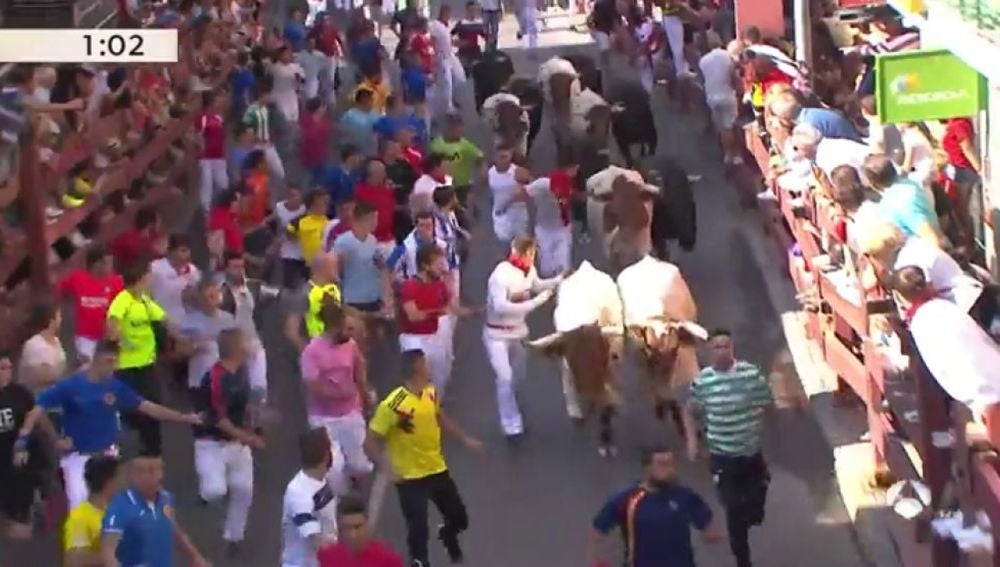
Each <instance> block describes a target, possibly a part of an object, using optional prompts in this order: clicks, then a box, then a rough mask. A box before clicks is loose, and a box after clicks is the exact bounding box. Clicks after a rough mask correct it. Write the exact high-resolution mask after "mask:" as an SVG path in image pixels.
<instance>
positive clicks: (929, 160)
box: [902, 128, 934, 185]
mask: <svg viewBox="0 0 1000 567" xmlns="http://www.w3.org/2000/svg"><path fill="white" fill-rule="evenodd" d="M902 134H903V147H904V148H906V149H907V150H910V151H911V152H912V157H911V158H910V167H912V168H913V170H912V171H908V172H905V173H906V174H907V176H908V177H909V178H910V179H912V180H914V181H916V182H917V183H920V184H921V185H922V184H923V182H924V181H925V180H926V179H927V178H928V177H929V176H930V174H931V170H933V169H934V148H933V147H932V146H931V143H930V142H928V141H927V138H925V137H924V135H923V134H921V133H920V130H917V129H916V128H904V129H903V132H902Z"/></svg>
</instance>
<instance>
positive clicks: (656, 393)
mask: <svg viewBox="0 0 1000 567" xmlns="http://www.w3.org/2000/svg"><path fill="white" fill-rule="evenodd" d="M658 331H659V332H658ZM628 335H629V337H630V338H631V339H632V341H633V342H634V344H635V345H636V346H637V347H638V351H639V356H640V368H641V370H642V373H643V375H644V376H645V378H646V379H645V380H644V381H643V383H644V384H645V386H646V388H647V391H648V393H649V395H650V399H652V400H653V403H654V406H653V407H654V411H655V413H656V419H658V420H660V421H663V420H664V419H666V416H667V412H668V411H669V412H670V417H671V419H672V420H673V422H674V425H675V426H676V427H677V431H678V432H679V433H680V434H681V436H682V438H683V436H684V430H685V428H684V420H683V418H682V416H683V414H682V412H681V407H680V405H679V404H678V403H677V401H676V400H675V399H674V397H673V396H672V395H671V391H672V390H673V389H674V388H675V387H676V386H677V384H675V383H674V379H675V376H676V369H677V363H678V358H679V356H680V355H681V354H682V347H685V346H691V347H693V346H694V345H695V343H696V341H697V339H696V338H695V337H694V336H693V335H691V333H689V332H688V331H687V330H686V329H685V328H684V327H683V326H680V325H679V324H677V323H676V322H672V321H671V322H667V323H666V325H665V327H664V328H663V329H662V330H658V329H654V328H653V327H651V326H638V325H635V326H630V327H629V328H628Z"/></svg>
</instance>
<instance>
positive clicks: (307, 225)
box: [286, 189, 330, 263]
mask: <svg viewBox="0 0 1000 567" xmlns="http://www.w3.org/2000/svg"><path fill="white" fill-rule="evenodd" d="M329 199H330V197H329V196H328V195H327V194H326V192H325V191H322V190H320V189H314V190H312V191H310V192H309V193H307V194H306V198H305V200H304V203H305V206H306V214H304V215H302V216H301V217H299V218H297V219H294V220H292V222H290V223H288V227H287V229H286V230H287V231H288V234H289V235H291V236H293V237H295V238H297V239H298V241H299V248H300V249H301V250H302V257H303V258H304V259H305V261H306V262H307V263H308V262H312V261H313V259H314V258H315V257H316V254H317V253H319V251H320V250H321V249H322V248H323V234H324V232H325V230H324V229H325V228H326V225H327V224H329V223H330V218H329V217H327V216H326V211H327V207H328V205H329Z"/></svg>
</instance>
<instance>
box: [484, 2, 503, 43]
mask: <svg viewBox="0 0 1000 567" xmlns="http://www.w3.org/2000/svg"><path fill="white" fill-rule="evenodd" d="M501 18H503V10H483V24H484V25H485V26H486V49H496V48H497V40H498V39H499V37H500V20H501Z"/></svg>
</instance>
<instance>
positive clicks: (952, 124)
mask: <svg viewBox="0 0 1000 567" xmlns="http://www.w3.org/2000/svg"><path fill="white" fill-rule="evenodd" d="M944 124H945V129H944V136H943V137H942V138H941V149H942V150H944V152H945V153H946V154H947V155H948V164H949V165H951V166H952V167H953V168H954V169H955V171H954V174H953V175H952V180H953V181H954V183H953V192H952V202H953V204H954V209H955V214H956V215H957V216H958V220H959V222H960V223H961V225H962V226H961V228H962V234H963V235H974V234H976V231H975V229H976V221H975V220H974V219H973V218H972V213H971V211H970V210H969V202H970V199H971V197H972V194H973V189H974V188H975V186H976V183H978V182H979V172H980V171H981V164H980V162H979V154H978V153H977V152H976V130H975V128H974V127H973V125H972V120H971V119H969V118H951V119H948V120H945V121H944ZM965 240H967V242H965V244H966V245H967V246H968V245H971V244H972V242H971V241H969V240H970V239H968V238H966V239H965Z"/></svg>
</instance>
